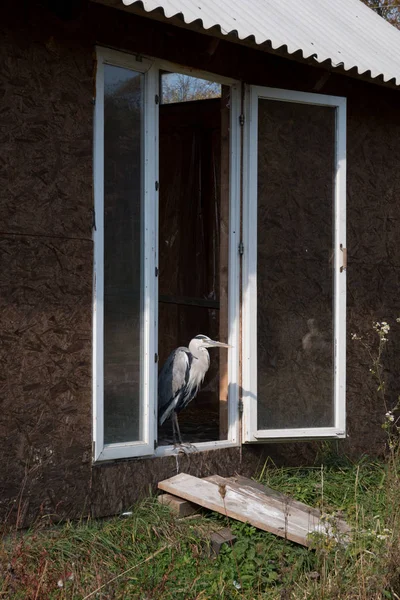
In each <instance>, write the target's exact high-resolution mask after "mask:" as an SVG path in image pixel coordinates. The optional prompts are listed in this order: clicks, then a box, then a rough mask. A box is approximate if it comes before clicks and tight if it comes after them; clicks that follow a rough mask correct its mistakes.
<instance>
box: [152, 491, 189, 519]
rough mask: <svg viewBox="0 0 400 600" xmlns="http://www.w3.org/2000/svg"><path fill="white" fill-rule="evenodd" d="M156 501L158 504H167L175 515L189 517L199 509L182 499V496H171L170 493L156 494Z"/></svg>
mask: <svg viewBox="0 0 400 600" xmlns="http://www.w3.org/2000/svg"><path fill="white" fill-rule="evenodd" d="M158 501H159V503H160V504H163V505H164V506H168V507H169V508H170V509H171V510H172V512H174V513H175V514H176V516H177V517H189V516H190V515H194V514H195V513H196V512H198V510H199V508H198V506H196V505H195V504H192V503H191V502H188V501H187V500H183V498H178V497H177V496H172V495H171V494H160V495H159V496H158Z"/></svg>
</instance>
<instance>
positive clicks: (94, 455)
mask: <svg viewBox="0 0 400 600" xmlns="http://www.w3.org/2000/svg"><path fill="white" fill-rule="evenodd" d="M92 456H93V460H96V442H95V441H94V440H93V442H92Z"/></svg>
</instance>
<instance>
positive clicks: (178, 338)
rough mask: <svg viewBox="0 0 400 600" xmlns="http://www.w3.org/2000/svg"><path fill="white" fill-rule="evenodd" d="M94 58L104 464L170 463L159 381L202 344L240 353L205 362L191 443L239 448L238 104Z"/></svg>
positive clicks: (218, 85)
mask: <svg viewBox="0 0 400 600" xmlns="http://www.w3.org/2000/svg"><path fill="white" fill-rule="evenodd" d="M97 57H98V65H97V80H96V106H95V158H94V170H95V216H96V219H95V231H94V239H95V305H94V331H95V341H94V356H93V364H94V439H95V451H94V457H95V460H109V459H116V458H127V457H133V456H149V455H152V454H156V455H164V454H168V453H169V452H171V451H172V450H173V447H172V431H171V429H172V428H171V423H170V421H167V422H166V423H165V424H163V426H162V427H158V419H157V376H158V370H159V368H161V366H162V364H163V363H164V361H165V360H166V358H167V357H168V355H169V354H170V352H171V351H173V350H174V349H175V348H177V347H179V346H188V345H189V342H190V340H191V339H192V338H193V337H195V336H196V335H197V334H205V335H208V336H209V337H211V338H212V339H217V340H221V341H224V342H228V343H229V344H230V345H231V346H232V348H231V349H230V350H229V352H228V351H226V350H225V351H224V350H221V351H218V350H211V349H210V355H211V366H210V369H209V371H208V373H207V375H206V379H205V381H204V385H203V387H202V388H201V391H200V393H199V394H198V396H197V397H196V398H195V399H194V400H193V401H192V402H191V404H190V405H189V407H188V408H187V409H186V410H185V411H183V412H182V413H180V415H179V421H180V429H181V433H182V437H183V439H184V441H185V442H189V443H191V444H195V445H196V447H197V448H198V449H202V448H204V449H207V448H210V447H215V446H220V445H232V444H237V443H238V432H239V421H238V386H237V379H238V356H239V338H238V334H239V327H238V318H237V315H238V296H239V267H238V261H239V257H238V253H237V245H238V239H237V236H238V232H239V227H238V221H239V206H238V204H239V168H238V166H237V165H238V161H239V135H238V132H239V128H240V126H239V119H238V114H239V104H240V93H239V91H238V89H237V87H236V86H235V84H234V82H231V81H228V80H225V79H219V80H218V81H217V80H214V79H213V78H212V77H210V76H209V75H208V74H201V73H200V74H196V73H192V72H191V71H187V72H185V70H176V68H175V67H174V66H173V65H170V64H168V63H164V62H161V61H152V60H146V59H143V58H140V59H136V58H135V57H134V56H131V55H128V54H123V53H120V52H116V51H112V50H107V49H98V55H97Z"/></svg>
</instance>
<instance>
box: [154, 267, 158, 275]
mask: <svg viewBox="0 0 400 600" xmlns="http://www.w3.org/2000/svg"><path fill="white" fill-rule="evenodd" d="M154 273H155V276H156V277H158V267H156V268H155V269H154Z"/></svg>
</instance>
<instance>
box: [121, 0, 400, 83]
mask: <svg viewBox="0 0 400 600" xmlns="http://www.w3.org/2000/svg"><path fill="white" fill-rule="evenodd" d="M122 1H123V4H124V5H125V6H130V5H133V4H138V3H140V4H141V5H142V6H143V7H144V10H145V11H147V12H150V11H153V10H156V9H162V10H163V12H164V15H165V17H167V18H171V17H174V16H180V17H181V18H183V20H184V22H185V23H186V24H190V23H193V22H196V21H197V22H199V21H200V22H201V26H202V27H203V28H204V29H205V30H206V29H210V28H212V27H218V28H219V29H220V31H221V33H222V34H224V35H227V36H235V37H237V38H239V39H240V40H247V39H248V38H249V39H250V41H251V40H254V42H255V43H256V44H263V43H265V42H269V43H270V44H271V46H272V48H273V49H274V50H278V49H283V50H285V51H286V52H287V53H288V54H293V53H295V52H299V51H300V52H301V53H302V55H303V57H304V58H312V59H314V60H316V61H317V62H319V63H322V62H324V61H326V60H328V61H330V63H331V64H332V66H333V67H343V68H344V69H345V70H346V71H348V70H350V69H353V68H356V69H357V71H358V73H359V74H360V75H363V74H366V75H368V76H370V77H371V78H375V77H379V76H381V77H382V79H383V81H384V82H388V81H390V80H394V81H393V83H394V82H395V83H396V85H400V31H398V30H397V29H396V28H395V27H393V26H392V25H390V24H389V23H387V22H386V21H385V20H384V19H382V18H381V17H379V16H378V15H377V14H376V13H375V12H374V11H373V10H371V9H369V8H367V7H366V6H365V5H364V4H363V3H362V2H360V0H140V2H139V1H138V0H122Z"/></svg>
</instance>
